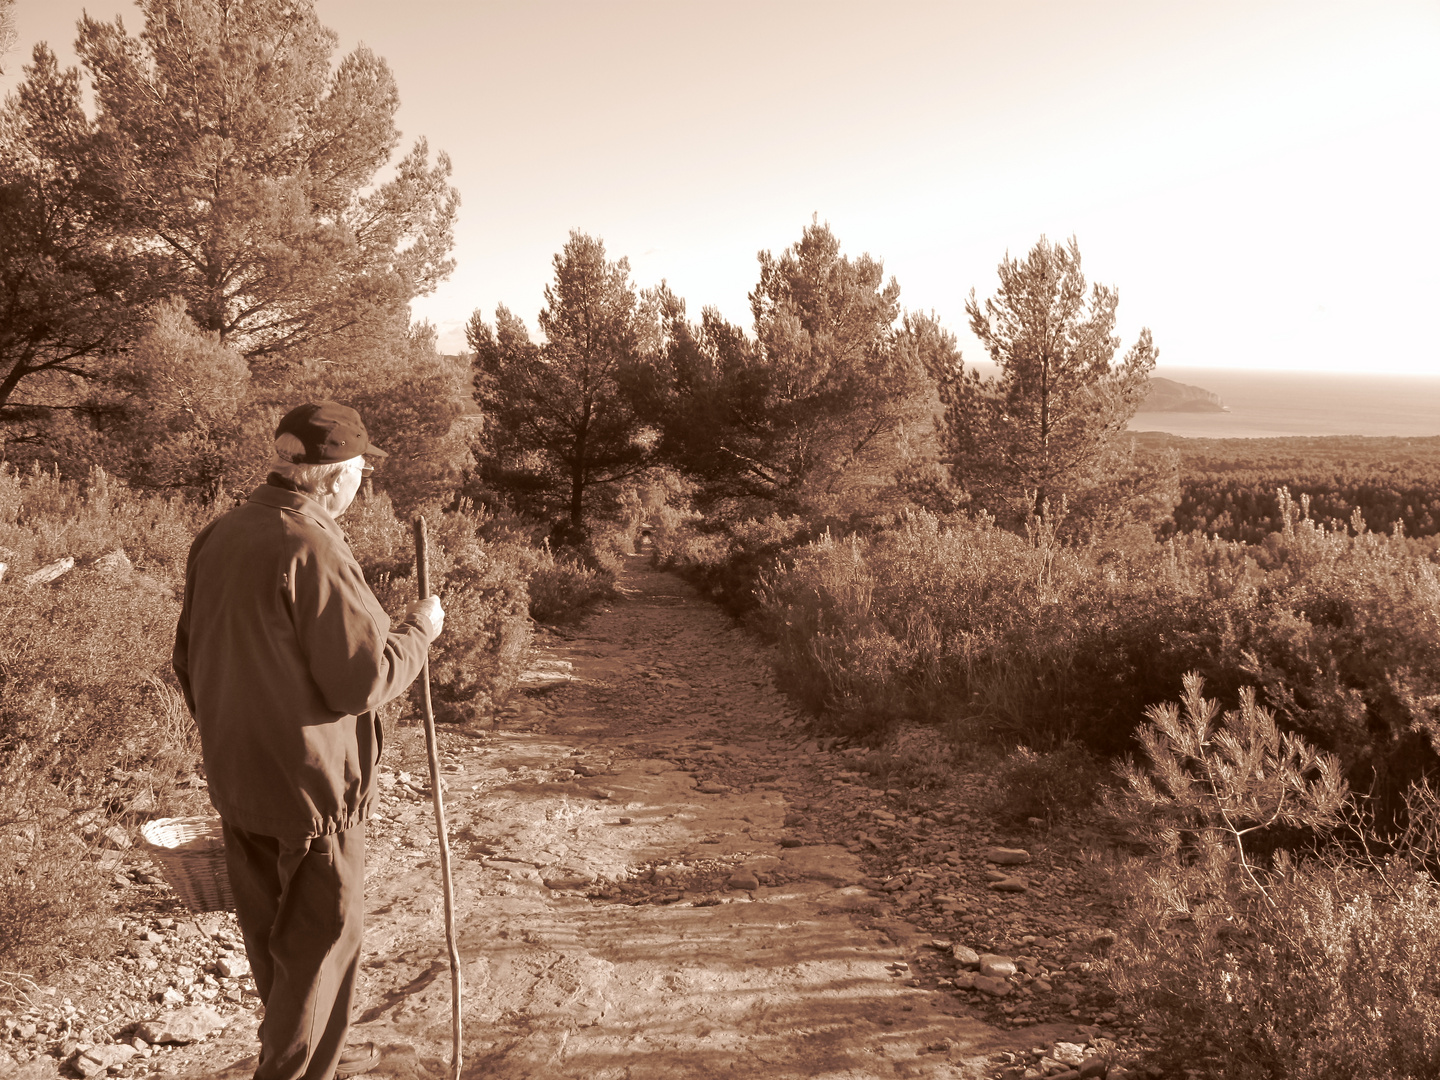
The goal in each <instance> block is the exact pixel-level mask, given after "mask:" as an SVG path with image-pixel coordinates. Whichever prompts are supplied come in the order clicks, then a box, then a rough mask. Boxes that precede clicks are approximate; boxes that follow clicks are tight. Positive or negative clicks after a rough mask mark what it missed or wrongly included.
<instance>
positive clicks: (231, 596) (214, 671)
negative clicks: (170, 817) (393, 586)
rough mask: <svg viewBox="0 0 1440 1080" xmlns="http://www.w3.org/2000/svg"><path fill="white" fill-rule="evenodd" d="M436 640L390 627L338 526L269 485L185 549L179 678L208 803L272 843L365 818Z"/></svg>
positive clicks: (417, 623) (419, 623) (428, 631)
mask: <svg viewBox="0 0 1440 1080" xmlns="http://www.w3.org/2000/svg"><path fill="white" fill-rule="evenodd" d="M433 636H434V630H433V627H431V625H430V623H429V620H427V619H425V618H424V616H421V615H412V616H410V617H409V618H407V619H406V620H405V621H404V622H403V623H401V624H400V625H399V626H398V627H397V628H396V630H395V632H393V633H392V632H391V627H390V619H389V617H388V616H387V615H386V614H385V612H384V610H383V609H382V608H381V607H380V604H379V603H378V602H377V601H376V599H375V596H374V594H373V593H371V591H370V588H369V586H367V585H366V584H365V579H364V577H363V576H362V574H361V572H360V566H359V564H358V563H357V562H356V561H355V556H354V555H352V554H351V552H350V546H349V544H347V543H346V541H345V535H344V533H342V532H341V531H340V527H339V526H338V525H337V524H336V523H335V519H334V518H333V517H331V516H330V514H329V513H328V512H327V511H326V510H325V508H324V507H323V506H321V505H320V504H319V503H318V502H316V501H315V500H314V499H311V498H309V497H307V496H306V495H303V494H301V493H300V492H297V491H290V490H287V489H285V488H280V487H273V486H269V485H266V486H263V487H260V488H257V489H256V490H255V491H253V492H252V493H251V494H250V498H249V501H248V502H246V503H244V504H243V505H241V506H238V507H236V508H235V509H234V510H231V511H229V512H228V513H226V514H224V515H222V516H221V517H219V518H217V519H216V520H215V521H213V522H212V523H211V524H210V525H208V526H207V527H206V528H205V529H204V530H203V531H202V532H201V533H200V535H199V536H197V537H196V538H195V542H194V543H193V544H192V545H191V547H190V558H189V562H188V564H187V566H186V571H185V604H184V607H183V608H182V610H181V613H180V623H179V625H178V626H177V627H176V630H175V656H174V663H175V674H176V675H177V676H178V677H179V679H180V686H181V688H182V689H183V690H184V693H185V703H186V704H187V705H188V706H189V707H190V713H191V715H192V716H194V717H195V720H196V723H197V725H198V726H199V728H200V743H201V748H202V750H203V753H204V757H205V771H206V774H207V775H208V777H209V782H210V801H211V802H212V803H213V804H214V806H215V809H216V810H218V811H219V812H220V816H221V817H222V818H224V819H225V820H226V821H228V822H230V823H231V824H232V825H235V826H237V827H238V828H241V829H244V830H246V831H247V832H253V833H260V834H262V835H266V836H279V837H308V836H323V835H326V834H329V833H333V832H339V831H343V830H345V829H349V828H351V827H352V826H354V825H355V824H357V823H359V822H360V821H363V820H364V819H365V818H366V817H368V816H369V813H370V801H371V798H372V797H373V794H374V788H375V765H376V762H377V761H378V760H379V758H380V748H381V743H382V733H381V731H380V721H379V718H378V717H377V716H376V715H375V713H374V710H375V709H377V708H378V707H379V706H381V705H383V704H384V703H385V702H387V701H389V700H390V699H391V698H394V697H396V696H398V695H399V694H401V693H402V692H404V690H405V688H406V687H408V686H409V685H410V683H411V682H412V681H413V680H414V678H415V676H416V675H417V674H419V672H420V669H421V666H422V665H423V664H424V662H425V656H426V651H427V648H428V646H429V642H430V639H431V638H432V637H433Z"/></svg>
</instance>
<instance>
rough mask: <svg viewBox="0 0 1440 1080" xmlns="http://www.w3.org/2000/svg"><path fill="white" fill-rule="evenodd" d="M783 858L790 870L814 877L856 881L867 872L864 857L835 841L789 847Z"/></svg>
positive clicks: (848, 882)
mask: <svg viewBox="0 0 1440 1080" xmlns="http://www.w3.org/2000/svg"><path fill="white" fill-rule="evenodd" d="M780 861H781V862H782V863H783V864H784V866H785V869H786V870H788V871H790V873H792V874H797V875H799V876H801V877H805V878H809V879H810V880H811V881H825V882H830V883H832V884H835V885H854V884H856V883H857V882H859V881H860V879H861V878H863V877H864V876H865V872H864V870H862V869H861V867H860V857H859V856H858V855H856V854H854V853H853V852H851V851H847V850H846V849H845V848H843V847H838V846H836V845H834V844H819V845H816V846H815V847H796V848H786V849H785V850H784V851H783V852H782V853H781V855H780Z"/></svg>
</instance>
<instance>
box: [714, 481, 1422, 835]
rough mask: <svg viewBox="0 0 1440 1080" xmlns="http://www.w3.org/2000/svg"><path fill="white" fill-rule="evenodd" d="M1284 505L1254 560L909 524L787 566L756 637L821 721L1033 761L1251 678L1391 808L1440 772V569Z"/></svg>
mask: <svg viewBox="0 0 1440 1080" xmlns="http://www.w3.org/2000/svg"><path fill="white" fill-rule="evenodd" d="M1282 505H1283V506H1284V507H1285V515H1286V516H1285V521H1286V525H1285V528H1284V529H1282V530H1281V531H1280V532H1277V533H1275V534H1273V535H1272V536H1271V537H1270V538H1268V539H1267V541H1266V544H1265V545H1263V546H1261V547H1258V548H1247V547H1245V546H1244V545H1240V544H1233V543H1227V542H1224V541H1216V540H1207V539H1205V538H1203V537H1198V536H1192V537H1185V538H1180V539H1177V540H1172V541H1170V542H1168V543H1167V544H1165V545H1163V546H1162V545H1158V544H1150V545H1148V546H1143V545H1142V546H1136V545H1133V544H1132V545H1130V546H1129V547H1127V548H1126V549H1124V550H1115V549H1105V548H1101V547H1060V546H1057V545H1056V544H1055V543H1054V542H1053V538H1047V536H1045V535H1044V534H1042V533H1037V532H1032V533H1031V534H1030V535H1028V536H1024V537H1022V536H1018V535H1015V534H1013V533H1008V532H1005V531H1003V530H1001V529H998V528H996V527H994V525H993V523H991V522H990V521H989V520H988V519H986V518H984V517H983V516H982V517H976V518H966V517H957V518H951V519H941V518H939V517H937V516H935V515H932V514H928V513H925V512H916V513H911V514H907V515H903V516H901V517H900V518H898V519H896V520H895V521H893V522H892V523H890V524H889V525H888V526H887V527H885V528H883V529H880V530H878V531H875V532H874V533H872V534H870V535H867V536H859V535H852V536H849V537H846V538H844V539H839V538H836V537H835V536H834V535H833V534H829V533H826V534H822V535H821V536H819V537H818V538H815V539H813V540H810V541H809V542H808V543H806V544H804V545H803V546H799V547H794V548H791V549H788V550H787V551H786V555H785V559H784V561H783V562H777V561H776V559H775V558H774V557H773V556H772V558H771V564H770V565H771V569H770V571H769V573H768V576H766V577H764V579H763V581H762V584H761V587H760V589H759V590H758V592H757V593H756V596H757V598H758V602H759V604H760V610H759V621H760V622H761V625H763V626H764V627H766V628H768V629H769V630H770V631H771V632H772V633H773V634H774V635H775V637H776V639H777V640H778V642H779V645H780V652H781V660H780V666H781V669H782V675H783V677H784V679H785V681H786V684H787V685H788V686H789V687H791V688H792V689H793V690H794V692H795V693H797V694H798V695H799V696H800V697H801V699H802V700H803V701H804V702H805V703H806V704H807V705H809V706H810V707H811V708H812V709H815V710H817V711H818V710H823V711H829V712H833V713H835V714H838V715H845V716H852V717H855V716H858V717H869V718H871V720H870V722H871V723H873V724H877V725H878V724H882V723H883V722H885V721H886V720H887V719H888V718H893V717H897V716H902V717H903V716H908V717H915V718H917V719H923V720H953V719H954V718H956V717H957V716H960V717H972V718H978V719H980V720H982V721H983V722H984V723H986V724H987V725H988V726H989V727H990V728H991V729H992V731H993V732H994V733H996V734H997V735H1000V736H1003V737H1005V738H1007V739H1009V740H1014V741H1021V742H1025V743H1028V744H1031V745H1034V746H1038V747H1045V746H1053V745H1055V744H1057V743H1061V742H1064V741H1066V740H1074V741H1078V742H1080V743H1083V744H1084V745H1085V746H1086V747H1088V748H1089V749H1091V750H1092V751H1094V752H1096V753H1100V754H1117V753H1120V752H1122V751H1123V750H1124V749H1125V748H1126V747H1127V746H1128V744H1129V739H1130V734H1131V732H1132V731H1133V730H1134V729H1135V726H1136V724H1137V723H1138V722H1139V720H1140V718H1141V716H1142V715H1143V713H1144V710H1145V709H1146V708H1147V707H1149V706H1150V705H1153V704H1156V703H1157V702H1160V701H1163V700H1164V699H1165V698H1166V697H1167V696H1168V695H1169V694H1170V693H1171V692H1173V688H1174V687H1175V686H1176V685H1177V684H1179V683H1180V681H1181V679H1182V677H1183V675H1184V674H1185V672H1187V671H1191V670H1195V671H1198V672H1200V673H1201V674H1202V675H1203V676H1204V677H1205V678H1206V679H1207V680H1208V681H1209V682H1210V684H1211V685H1212V686H1214V687H1216V688H1217V690H1218V691H1219V692H1220V693H1221V694H1222V695H1225V696H1233V695H1234V694H1236V693H1237V692H1238V690H1239V688H1240V686H1241V685H1242V684H1247V683H1248V684H1251V685H1254V686H1256V687H1257V692H1258V700H1259V701H1260V703H1261V704H1264V705H1265V706H1266V707H1267V708H1269V709H1271V710H1273V711H1274V713H1275V714H1276V717H1277V719H1278V720H1279V722H1280V723H1281V725H1282V726H1283V727H1285V728H1286V729H1287V730H1292V731H1295V732H1297V733H1299V734H1302V735H1304V736H1305V737H1306V738H1307V739H1308V740H1310V741H1312V742H1314V743H1315V744H1316V745H1317V747H1319V748H1320V749H1323V750H1325V751H1328V752H1331V753H1334V754H1335V755H1337V756H1338V757H1339V759H1340V762H1341V767H1342V769H1343V771H1344V773H1345V775H1346V777H1347V778H1348V779H1349V780H1350V781H1351V783H1352V784H1353V785H1356V786H1362V787H1372V786H1373V787H1374V788H1375V790H1376V791H1377V793H1379V794H1381V795H1382V796H1383V797H1384V798H1385V799H1387V800H1388V804H1387V805H1388V806H1389V810H1388V811H1387V812H1393V810H1394V808H1395V806H1396V805H1397V800H1398V798H1399V793H1400V792H1401V791H1403V790H1404V787H1405V785H1406V784H1407V783H1408V782H1410V781H1411V780H1414V779H1416V778H1418V777H1419V776H1421V775H1422V774H1423V773H1424V772H1425V771H1426V770H1427V769H1430V768H1433V767H1434V766H1435V764H1436V763H1437V761H1440V758H1437V756H1436V750H1435V747H1436V745H1437V744H1440V575H1437V571H1436V567H1435V566H1434V565H1433V564H1432V563H1430V562H1428V561H1427V560H1424V559H1422V558H1419V557H1417V556H1416V555H1415V554H1414V553H1413V552H1412V550H1411V549H1410V547H1409V546H1408V545H1407V544H1405V543H1404V541H1403V538H1400V537H1384V536H1377V535H1375V534H1373V533H1370V532H1367V531H1365V529H1364V526H1363V523H1362V522H1359V521H1358V520H1357V521H1356V522H1354V523H1353V524H1352V527H1351V529H1350V530H1348V531H1337V530H1333V529H1326V528H1324V527H1322V526H1320V525H1318V524H1316V523H1315V522H1313V521H1310V520H1309V519H1308V517H1306V510H1305V507H1304V505H1303V504H1302V505H1299V506H1296V505H1295V504H1293V503H1290V502H1289V501H1288V499H1287V498H1284V497H1283V493H1282ZM723 572H724V571H721V572H720V573H723Z"/></svg>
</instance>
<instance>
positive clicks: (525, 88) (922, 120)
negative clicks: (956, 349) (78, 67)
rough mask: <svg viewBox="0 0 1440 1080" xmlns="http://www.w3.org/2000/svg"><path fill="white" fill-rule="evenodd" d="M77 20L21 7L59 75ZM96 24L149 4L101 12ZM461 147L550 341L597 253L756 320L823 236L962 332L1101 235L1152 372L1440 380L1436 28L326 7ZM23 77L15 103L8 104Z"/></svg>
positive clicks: (450, 319)
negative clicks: (586, 247) (1221, 369)
mask: <svg viewBox="0 0 1440 1080" xmlns="http://www.w3.org/2000/svg"><path fill="white" fill-rule="evenodd" d="M80 8H81V4H80V3H78V2H74V0H19V9H18V18H19V23H20V26H19V29H20V35H21V39H20V45H19V46H18V47H17V50H16V53H15V54H12V56H11V57H10V63H11V65H12V66H14V67H16V68H18V63H17V61H18V60H20V59H22V58H23V57H25V56H27V55H28V53H29V49H30V46H31V44H33V42H34V41H36V40H38V39H46V40H49V41H50V42H51V44H52V46H54V47H55V48H56V50H57V52H59V53H60V54H61V56H62V58H66V59H67V62H73V54H72V53H71V51H70V49H69V43H70V42H71V41H72V40H73V38H74V20H75V19H76V18H77V17H78V15H79V13H80ZM89 10H90V12H91V14H92V15H94V16H96V17H102V18H111V17H113V16H114V15H115V14H116V13H123V14H124V15H125V19H126V23H127V25H128V26H130V27H131V29H132V31H133V30H136V29H138V27H139V25H140V20H139V17H138V12H137V11H136V10H135V9H134V8H133V7H132V6H131V5H130V4H128V3H116V2H115V0H96V2H93V3H91V4H89ZM319 10H320V14H321V17H322V19H323V20H324V21H325V22H326V23H327V24H328V25H330V26H332V27H333V28H334V29H335V30H336V31H337V32H338V33H339V34H340V38H341V49H342V51H348V50H349V49H351V48H353V47H354V46H355V44H356V43H357V42H360V41H364V42H365V43H366V44H368V45H369V46H371V47H372V48H373V49H375V50H376V51H377V52H379V53H380V54H381V55H383V56H384V57H386V59H387V60H388V61H389V62H390V65H391V66H392V68H393V69H394V71H395V74H396V77H397V79H398V81H399V84H400V93H401V98H402V101H403V106H402V108H401V111H400V124H401V127H402V128H403V129H404V131H405V135H406V139H407V144H408V142H409V141H410V140H413V139H414V138H415V137H417V136H420V135H424V136H426V137H427V138H428V139H429V141H430V146H431V147H432V149H444V150H446V151H448V152H449V154H450V156H451V157H452V158H453V160H454V163H455V178H454V182H455V184H456V185H457V186H458V187H459V189H460V192H461V196H462V199H463V203H462V206H461V217H460V222H459V226H458V229H457V232H456V246H455V257H456V259H457V261H458V267H457V269H456V271H455V274H454V276H453V277H452V278H451V279H450V280H449V281H448V282H447V283H445V284H444V285H442V286H441V288H440V289H439V291H438V292H437V293H436V294H434V295H433V296H430V297H425V298H422V299H421V300H419V301H417V302H416V304H415V306H414V311H415V315H416V316H417V317H420V318H427V319H429V320H430V321H431V322H433V323H435V324H436V325H437V326H438V327H439V328H440V330H441V334H442V337H441V340H442V344H443V345H445V346H446V347H447V348H450V349H454V350H458V349H459V348H461V347H463V337H462V336H461V335H460V327H461V325H462V324H463V322H464V320H465V319H466V318H467V317H468V316H469V314H470V312H471V311H473V310H474V309H475V308H480V309H482V310H483V311H484V312H485V313H486V315H487V317H492V316H493V312H494V308H495V305H496V304H497V303H504V304H506V305H507V306H509V307H510V308H511V309H512V310H514V311H515V312H516V313H517V314H519V315H521V316H522V317H524V318H525V319H526V320H527V321H528V322H530V323H531V325H532V327H533V325H534V319H535V313H536V312H537V311H538V310H539V308H540V306H541V303H542V302H543V299H542V296H541V290H542V289H543V287H544V285H545V283H546V281H548V280H549V278H550V274H551V265H550V260H551V257H552V256H553V254H554V253H555V252H556V251H558V250H559V249H560V247H561V246H562V245H563V244H564V243H565V240H566V238H567V236H568V233H569V230H570V229H572V228H578V229H581V230H583V231H585V232H588V233H591V234H593V235H597V236H600V237H602V238H603V239H604V241H605V244H606V247H607V249H608V251H609V252H610V255H611V257H612V258H614V257H619V256H622V255H623V256H627V257H628V258H629V260H630V265H631V267H632V269H633V273H634V277H635V280H636V282H637V283H638V284H640V285H642V286H646V285H653V284H655V283H657V282H659V281H660V280H661V279H662V278H664V279H668V281H669V283H670V286H671V288H672V289H674V290H675V292H677V293H678V294H679V295H681V296H683V297H685V298H686V300H687V301H688V304H689V307H690V311H691V312H692V314H694V315H696V316H697V317H698V314H699V310H700V308H701V307H702V306H704V305H707V304H713V305H714V306H716V307H718V308H719V309H720V310H721V311H722V312H723V313H724V314H725V315H726V316H727V317H728V318H730V319H732V320H734V321H737V322H740V323H742V324H743V325H746V326H748V325H749V323H750V315H749V306H748V301H747V299H746V294H747V293H748V292H749V290H750V289H752V288H753V287H754V285H755V281H756V277H757V271H756V263H755V255H756V252H757V251H759V250H760V249H762V248H764V249H770V250H773V251H777V252H778V251H779V250H780V249H782V248H784V247H786V246H787V245H789V244H791V243H793V242H794V241H795V240H796V239H798V237H799V235H800V232H801V230H802V228H803V227H804V226H805V225H806V224H807V223H808V222H809V220H810V216H811V214H812V213H818V214H819V216H820V218H821V220H823V221H828V222H829V223H830V225H831V227H832V228H833V229H834V231H835V233H836V235H837V236H839V238H840V240H841V242H842V244H843V245H844V249H845V250H846V251H847V252H851V253H856V254H858V253H860V252H862V251H868V252H870V253H871V254H872V255H875V256H877V257H880V258H882V259H884V261H885V265H886V269H887V271H888V272H890V273H893V274H894V275H895V276H896V278H897V279H898V280H899V282H900V285H901V288H902V295H901V299H902V302H903V303H905V304H906V306H908V307H911V308H919V309H933V310H934V311H935V312H937V313H938V314H939V316H940V317H941V319H942V320H943V321H944V322H945V323H946V324H947V325H949V326H950V327H951V328H952V329H954V330H955V331H956V332H957V333H958V334H959V336H960V341H961V346H962V349H963V351H964V353H965V356H966V358H967V359H972V360H973V359H980V358H981V354H980V350H979V347H978V345H976V343H975V342H974V339H973V338H971V336H970V335H969V332H968V330H967V329H966V328H965V326H964V301H965V298H966V296H967V295H968V294H969V292H970V290H971V288H975V289H976V290H977V291H978V292H979V294H980V295H981V296H982V297H984V296H986V295H988V294H989V293H991V292H993V290H994V287H995V281H996V278H995V265H996V263H997V262H999V260H1000V258H1001V257H1002V256H1003V255H1004V254H1005V252H1006V251H1007V250H1009V251H1010V252H1012V253H1013V254H1016V255H1021V254H1023V253H1024V252H1025V251H1027V250H1028V249H1029V248H1030V247H1031V246H1032V245H1033V244H1034V243H1035V241H1036V239H1037V238H1038V237H1039V236H1040V235H1041V234H1042V233H1043V234H1048V235H1049V236H1050V237H1051V238H1052V239H1054V238H1063V237H1068V236H1069V235H1071V234H1072V233H1073V234H1074V235H1076V236H1077V237H1078V238H1079V241H1080V247H1081V251H1082V253H1083V255H1084V259H1085V267H1086V270H1087V274H1088V276H1089V277H1090V279H1091V280H1093V281H1101V282H1105V283H1108V284H1113V285H1115V286H1117V287H1118V288H1119V290H1120V297H1121V303H1120V318H1121V329H1122V331H1123V333H1124V336H1125V343H1126V344H1127V345H1128V344H1129V343H1130V342H1131V341H1133V339H1134V336H1135V332H1136V330H1138V328H1139V327H1140V326H1141V325H1148V326H1150V327H1151V329H1152V330H1153V332H1154V335H1155V340H1156V343H1157V344H1158V345H1159V347H1160V351H1161V366H1162V367H1164V366H1166V365H1185V366H1225V367H1253V368H1302V369H1303V368H1313V369H1329V370H1337V371H1340V370H1351V371H1392V372H1412V373H1416V374H1426V373H1435V374H1440V344H1437V341H1440V339H1437V336H1436V335H1435V334H1434V332H1433V330H1432V323H1433V320H1434V316H1435V314H1436V312H1437V309H1440V301H1437V296H1440V269H1437V267H1440V256H1437V252H1440V209H1437V205H1436V202H1437V194H1440V184H1437V173H1440V168H1437V166H1440V150H1437V146H1440V3H1436V2H1435V0H1425V2H1414V3H1410V2H1403V0H1363V2H1350V3H1329V2H1325V0H1304V2H1300V3H1287V2H1268V0H1244V2H1229V0H1206V2H1205V3H1181V2H1163V0H1145V2H1126V0H1091V2H1087V3H1075V2H1074V0H1054V2H1043V3H1042V2H1033V3H1027V2H1018V0H991V2H988V3H978V2H971V0H955V2H951V3H905V2H903V0H890V2H887V3H875V2H873V0H872V2H868V3H856V2H849V0H829V2H814V3H799V2H786V0H760V2H749V0H745V2H735V0H725V2H712V3H682V2H649V3H641V2H632V0H627V2H619V0H616V2H609V0H589V2H584V3H580V2H576V3H547V2H531V0H526V2H520V0H512V2H509V3H503V4H502V3H493V2H485V0H463V2H462V0H405V2H403V3H399V4H397V3H394V2H393V0H391V2H385V3H382V2H380V0H320V3H319ZM13 82H14V79H13V78H6V79H4V80H0V85H4V86H7V87H8V86H10V85H13Z"/></svg>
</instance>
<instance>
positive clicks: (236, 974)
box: [215, 956, 250, 979]
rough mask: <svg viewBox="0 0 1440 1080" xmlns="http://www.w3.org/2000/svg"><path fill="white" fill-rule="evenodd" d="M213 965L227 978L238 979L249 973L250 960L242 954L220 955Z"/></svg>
mask: <svg viewBox="0 0 1440 1080" xmlns="http://www.w3.org/2000/svg"><path fill="white" fill-rule="evenodd" d="M215 967H216V969H217V970H218V971H219V972H220V974H221V975H222V976H224V977H225V978H227V979H239V978H243V977H244V976H246V975H249V974H250V961H249V960H247V959H246V958H245V957H243V956H222V957H221V958H220V959H219V961H217V962H216V964H215Z"/></svg>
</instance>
